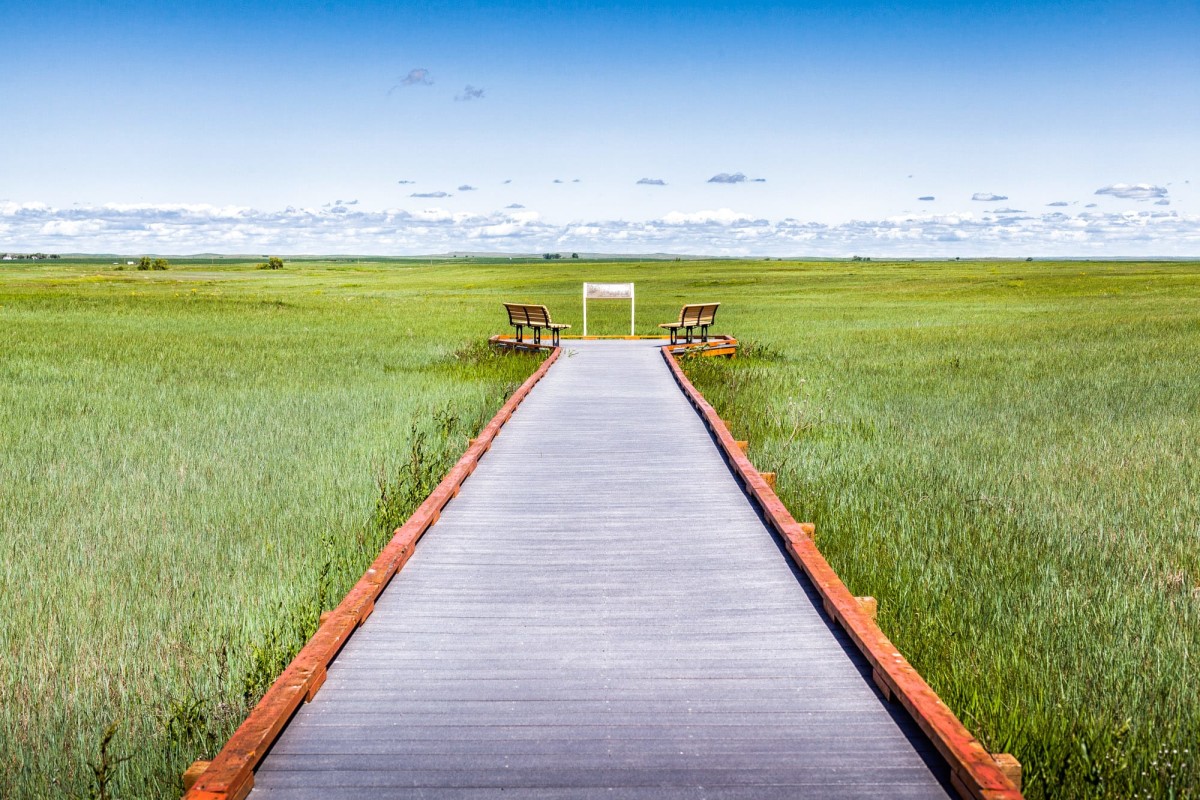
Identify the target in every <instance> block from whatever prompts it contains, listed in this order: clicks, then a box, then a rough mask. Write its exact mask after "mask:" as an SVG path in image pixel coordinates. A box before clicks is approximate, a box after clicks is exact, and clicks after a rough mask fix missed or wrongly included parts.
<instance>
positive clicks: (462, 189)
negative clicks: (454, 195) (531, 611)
mask: <svg viewBox="0 0 1200 800" xmlns="http://www.w3.org/2000/svg"><path fill="white" fill-rule="evenodd" d="M458 190H459V191H460V192H473V191H475V187H474V186H472V185H471V184H469V183H464V184H463V185H462V186H460V187H458Z"/></svg>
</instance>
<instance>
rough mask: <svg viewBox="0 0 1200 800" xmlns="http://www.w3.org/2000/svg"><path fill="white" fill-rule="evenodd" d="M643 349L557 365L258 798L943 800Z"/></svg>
mask: <svg viewBox="0 0 1200 800" xmlns="http://www.w3.org/2000/svg"><path fill="white" fill-rule="evenodd" d="M814 596H815V595H814V594H813V593H812V591H811V589H810V588H809V587H808V585H807V584H806V581H805V579H804V578H803V577H802V576H801V575H800V574H799V573H797V572H796V571H795V570H794V569H793V568H792V566H791V563H790V561H789V560H788V558H787V556H786V555H785V554H784V553H783V552H782V551H781V550H780V548H779V546H778V545H777V544H776V542H775V540H774V539H773V537H772V534H771V533H770V532H769V531H768V530H767V528H765V527H764V525H763V523H762V521H761V520H760V519H759V517H758V516H757V514H756V512H755V510H754V508H753V506H752V505H751V504H750V502H749V501H748V500H747V499H746V497H745V496H744V495H743V493H742V492H741V490H740V488H739V486H738V484H737V483H736V481H735V480H734V478H733V476H732V475H731V473H730V471H729V469H728V468H727V466H726V464H725V462H724V460H723V459H722V457H721V455H720V452H719V451H718V449H717V448H716V446H714V444H713V442H712V440H711V438H710V437H709V434H708V433H707V431H706V429H705V427H704V425H703V423H702V422H701V420H700V419H699V418H698V417H697V415H696V413H695V412H694V411H693V409H692V407H691V406H690V405H689V404H688V402H687V400H686V399H685V398H684V396H683V395H682V394H681V392H680V391H679V389H678V387H677V386H676V384H675V382H674V381H673V379H672V378H671V376H670V373H669V371H668V369H667V367H666V365H665V364H664V362H663V360H662V357H661V355H660V354H659V352H658V350H657V348H656V347H655V346H653V343H649V342H634V341H586V342H578V341H568V342H566V343H565V345H564V353H563V357H562V358H560V359H559V361H558V363H557V364H555V365H554V367H553V368H552V369H551V370H550V372H549V374H548V375H547V376H546V378H545V379H543V380H542V382H541V383H539V384H538V386H537V387H536V389H535V390H534V391H533V392H532V393H531V394H530V396H529V397H528V399H526V401H525V402H524V403H523V404H522V405H521V406H520V408H519V409H518V410H517V412H516V414H514V416H513V418H512V420H511V421H510V422H509V423H508V424H507V425H506V426H505V427H504V428H503V430H502V432H501V434H500V436H499V437H498V438H497V439H496V441H495V444H494V446H493V448H492V450H491V451H490V452H489V453H488V454H487V456H486V457H484V459H483V460H482V461H481V462H480V465H479V468H478V469H477V470H476V471H475V473H474V474H473V475H472V476H471V478H470V479H469V480H468V481H467V482H466V484H464V486H463V488H462V492H461V494H460V495H459V496H458V497H457V498H456V499H455V500H454V501H452V502H451V503H450V505H449V506H447V507H446V509H445V511H444V512H443V514H442V517H441V520H440V521H439V522H438V524H437V525H435V526H434V527H433V528H432V529H430V531H429V532H428V533H427V534H426V535H425V537H424V538H423V539H422V540H421V543H420V545H418V547H417V551H416V553H415V554H414V556H413V558H412V560H411V561H410V562H409V563H408V565H407V566H406V567H405V569H404V570H403V571H402V572H401V573H400V574H399V575H398V576H397V577H396V578H395V580H394V581H393V582H392V583H391V585H390V586H389V587H388V589H387V590H386V591H385V592H384V594H383V596H382V597H381V598H380V601H379V602H378V603H377V604H376V608H375V612H374V614H373V615H372V616H371V617H370V619H368V620H367V621H366V623H365V624H364V625H363V627H362V628H361V629H359V631H358V632H357V633H356V634H355V635H354V636H353V637H352V638H351V640H350V642H349V643H348V644H347V645H346V647H345V649H344V650H343V651H342V653H341V654H340V655H339V656H338V659H337V661H336V662H335V663H334V664H333V665H332V666H331V667H330V669H329V677H328V681H327V683H326V684H325V686H324V687H323V688H322V689H321V691H320V693H319V694H318V695H317V696H316V698H315V699H314V701H313V702H312V703H311V704H308V705H306V706H304V707H302V708H301V709H300V711H299V712H298V713H297V715H296V716H295V717H294V718H293V719H292V721H291V722H290V723H289V725H288V727H287V729H286V730H285V731H284V733H283V735H282V736H281V737H280V738H279V740H278V742H277V743H276V745H275V747H274V748H273V749H272V750H271V752H270V754H269V755H268V756H267V758H266V759H265V760H264V762H263V763H262V765H261V767H260V768H259V770H258V773H257V775H256V777H255V783H256V788H255V789H254V792H253V794H252V795H251V797H252V798H253V799H254V800H267V798H317V797H322V798H324V797H346V798H349V797H362V796H368V795H369V796H374V797H431V798H452V797H453V798H457V797H471V798H492V797H501V796H503V797H537V798H560V797H567V798H573V797H605V798H613V799H614V800H615V799H618V798H676V797H689V798H701V797H706V798H758V797H838V798H840V797H868V796H869V797H879V796H886V797H891V798H905V797H944V796H946V790H945V789H944V788H943V784H942V782H941V781H940V780H939V776H938V772H939V770H940V769H941V767H940V766H939V763H938V762H937V760H936V758H935V757H929V756H928V755H927V754H928V753H929V751H930V748H929V746H928V744H927V743H926V742H925V741H924V740H923V739H922V738H921V737H920V736H919V734H917V733H916V731H915V728H914V727H913V726H912V724H911V722H909V721H908V720H907V718H904V717H902V716H901V715H899V714H897V712H896V711H895V707H894V706H890V705H888V704H887V703H885V702H884V701H883V700H882V699H881V698H880V697H879V695H878V694H877V693H876V691H875V690H874V688H873V686H872V684H871V681H870V676H869V672H868V671H866V668H865V667H864V666H863V664H862V662H861V660H860V659H859V658H858V656H857V653H856V652H854V651H853V648H852V647H849V646H848V645H847V642H846V640H845V637H844V635H842V634H841V632H840V631H838V630H836V629H833V628H831V627H830V626H829V625H828V624H827V623H826V621H825V620H824V618H823V616H822V614H821V613H820V612H819V611H818V606H819V603H816V604H815V603H814V600H813V598H814Z"/></svg>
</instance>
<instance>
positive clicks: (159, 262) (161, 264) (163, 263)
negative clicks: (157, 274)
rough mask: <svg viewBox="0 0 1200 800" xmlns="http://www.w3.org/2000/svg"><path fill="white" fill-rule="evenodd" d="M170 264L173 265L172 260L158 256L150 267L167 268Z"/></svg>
mask: <svg viewBox="0 0 1200 800" xmlns="http://www.w3.org/2000/svg"><path fill="white" fill-rule="evenodd" d="M170 266H171V262H169V261H167V260H166V259H165V258H156V259H154V263H153V264H151V265H150V268H151V269H167V268H168V267H170Z"/></svg>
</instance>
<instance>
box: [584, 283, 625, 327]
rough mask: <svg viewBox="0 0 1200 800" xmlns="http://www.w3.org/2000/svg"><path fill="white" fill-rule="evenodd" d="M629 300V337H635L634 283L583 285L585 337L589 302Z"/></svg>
mask: <svg viewBox="0 0 1200 800" xmlns="http://www.w3.org/2000/svg"><path fill="white" fill-rule="evenodd" d="M625 299H628V300H629V335H630V336H633V335H634V333H633V329H634V328H633V313H634V307H633V303H634V298H633V284H632V283H585V284H584V285H583V335H584V336H587V335H588V332H587V301H588V300H625Z"/></svg>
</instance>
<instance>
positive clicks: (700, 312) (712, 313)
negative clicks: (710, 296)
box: [679, 303, 721, 327]
mask: <svg viewBox="0 0 1200 800" xmlns="http://www.w3.org/2000/svg"><path fill="white" fill-rule="evenodd" d="M719 305H721V304H720V303H696V304H693V305H686V306H684V307H683V309H682V310H681V311H680V312H679V324H680V325H686V326H688V327H698V326H700V325H712V322H713V319H714V318H715V317H716V316H717V307H718V306H719Z"/></svg>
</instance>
